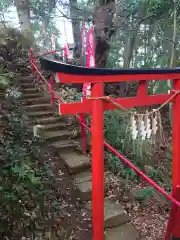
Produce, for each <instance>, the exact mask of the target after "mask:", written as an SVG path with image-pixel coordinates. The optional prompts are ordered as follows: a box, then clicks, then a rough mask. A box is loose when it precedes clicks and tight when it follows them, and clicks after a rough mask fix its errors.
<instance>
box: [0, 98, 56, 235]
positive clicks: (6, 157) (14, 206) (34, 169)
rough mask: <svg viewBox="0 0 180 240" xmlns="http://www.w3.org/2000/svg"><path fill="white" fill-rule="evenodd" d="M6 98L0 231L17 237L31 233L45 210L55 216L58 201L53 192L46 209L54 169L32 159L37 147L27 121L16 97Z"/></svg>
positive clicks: (1, 146) (0, 159)
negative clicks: (28, 137)
mask: <svg viewBox="0 0 180 240" xmlns="http://www.w3.org/2000/svg"><path fill="white" fill-rule="evenodd" d="M7 102H8V108H7V109H6V110H4V112H3V115H2V118H1V120H2V122H3V123H4V124H5V128H6V131H5V133H4V135H3V137H1V139H0V168H1V171H0V226H1V228H0V232H1V236H6V237H8V238H9V239H14V237H15V238H16V239H17V236H18V235H17V236H16V234H19V233H20V232H21V233H22V232H24V234H23V235H24V236H31V237H32V236H33V235H32V234H33V231H35V229H36V228H37V227H38V226H39V224H40V222H41V221H42V219H43V220H44V217H45V216H46V214H48V215H47V216H46V217H48V218H49V219H52V218H53V214H54V212H53V211H55V210H56V209H57V207H58V203H57V201H56V197H55V196H52V197H51V199H52V202H53V204H52V207H51V210H49V212H48V213H47V212H44V211H45V205H46V200H47V198H48V195H49V194H50V193H51V191H52V190H51V188H52V187H51V186H52V184H53V174H52V171H51V170H50V168H49V167H48V166H47V165H44V164H39V162H38V160H37V159H36V158H35V157H33V159H32V153H33V151H34V150H33V151H32V149H33V147H34V149H37V150H38V147H37V146H36V145H33V144H35V143H32V146H31V148H30V149H29V147H28V146H27V143H26V141H25V139H27V129H28V122H27V121H26V118H25V117H24V115H23V111H22V109H21V107H20V106H19V105H18V104H17V103H16V102H15V100H12V98H11V97H9V98H8V99H7ZM34 155H35V153H34ZM38 209H39V210H38ZM35 226H36V227H35Z"/></svg>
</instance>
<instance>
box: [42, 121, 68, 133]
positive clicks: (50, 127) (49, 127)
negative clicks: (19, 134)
mask: <svg viewBox="0 0 180 240" xmlns="http://www.w3.org/2000/svg"><path fill="white" fill-rule="evenodd" d="M65 126H66V123H65V122H62V121H61V122H57V123H52V124H47V125H45V126H44V128H43V131H49V130H60V129H62V128H65Z"/></svg>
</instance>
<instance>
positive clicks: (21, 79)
mask: <svg viewBox="0 0 180 240" xmlns="http://www.w3.org/2000/svg"><path fill="white" fill-rule="evenodd" d="M18 80H19V82H20V83H21V84H24V83H25V84H26V83H33V82H34V80H33V77H23V76H22V77H18Z"/></svg>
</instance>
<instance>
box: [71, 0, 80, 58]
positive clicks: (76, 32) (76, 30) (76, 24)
mask: <svg viewBox="0 0 180 240" xmlns="http://www.w3.org/2000/svg"><path fill="white" fill-rule="evenodd" d="M69 2H70V16H71V21H72V29H73V38H74V43H75V49H74V58H80V56H81V47H82V43H81V29H80V20H78V16H79V11H78V10H77V0H69Z"/></svg>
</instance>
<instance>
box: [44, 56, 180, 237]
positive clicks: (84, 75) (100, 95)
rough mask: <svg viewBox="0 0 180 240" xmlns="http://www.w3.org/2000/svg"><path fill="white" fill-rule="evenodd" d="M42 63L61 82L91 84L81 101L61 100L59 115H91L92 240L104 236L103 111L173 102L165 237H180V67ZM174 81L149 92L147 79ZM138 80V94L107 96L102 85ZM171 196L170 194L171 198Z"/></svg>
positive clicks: (49, 61) (47, 61) (50, 61)
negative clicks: (166, 91) (167, 89)
mask: <svg viewBox="0 0 180 240" xmlns="http://www.w3.org/2000/svg"><path fill="white" fill-rule="evenodd" d="M40 62H41V66H42V67H44V68H46V69H47V70H50V71H53V72H56V73H57V75H58V78H59V81H60V83H67V84H69V83H71V84H77V83H80V84H83V83H91V84H92V94H91V98H89V99H85V100H84V101H83V102H78V103H62V104H60V105H59V112H60V114H78V113H88V114H91V120H92V122H91V133H92V224H93V240H103V239H104V136H103V126H104V117H103V116H104V111H106V110H113V109H116V108H118V105H120V106H121V107H123V108H132V107H142V106H149V105H154V104H164V103H165V102H172V103H173V126H174V127H173V164H172V196H173V197H171V198H172V201H173V204H172V209H171V214H170V217H169V222H168V227H167V233H166V237H165V239H166V240H170V239H171V236H172V239H173V240H180V190H179V189H180V149H179V143H180V95H179V93H180V68H175V69H170V68H165V69H98V68H83V67H76V66H72V65H68V64H63V63H59V62H56V61H53V60H49V59H45V58H41V59H40ZM167 79H172V80H174V89H173V90H172V91H171V92H170V93H169V94H158V95H148V93H147V86H146V81H148V80H167ZM122 81H131V82H132V81H139V88H138V94H137V96H136V97H128V98H116V99H113V98H110V97H104V89H103V84H104V83H107V82H111V83H112V82H122ZM169 199H170V197H169Z"/></svg>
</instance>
